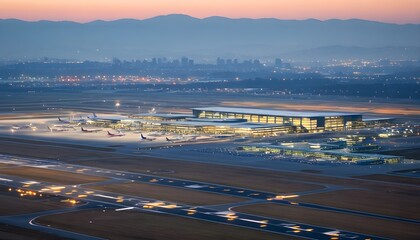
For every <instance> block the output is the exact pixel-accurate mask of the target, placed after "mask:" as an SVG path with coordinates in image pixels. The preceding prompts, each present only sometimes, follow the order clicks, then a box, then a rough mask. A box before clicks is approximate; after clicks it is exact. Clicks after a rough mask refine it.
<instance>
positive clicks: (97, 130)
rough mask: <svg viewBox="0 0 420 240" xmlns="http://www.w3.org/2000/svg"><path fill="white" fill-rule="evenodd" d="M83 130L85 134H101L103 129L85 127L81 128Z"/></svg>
mask: <svg viewBox="0 0 420 240" xmlns="http://www.w3.org/2000/svg"><path fill="white" fill-rule="evenodd" d="M81 129H82V132H85V133H94V132H101V131H102V129H85V128H83V127H81Z"/></svg>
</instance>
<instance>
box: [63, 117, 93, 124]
mask: <svg viewBox="0 0 420 240" xmlns="http://www.w3.org/2000/svg"><path fill="white" fill-rule="evenodd" d="M58 121H60V122H62V123H65V124H70V123H77V124H81V123H86V119H83V118H80V119H73V120H63V119H61V118H60V117H58Z"/></svg>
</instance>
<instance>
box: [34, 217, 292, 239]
mask: <svg viewBox="0 0 420 240" xmlns="http://www.w3.org/2000/svg"><path fill="white" fill-rule="evenodd" d="M90 221H92V223H90ZM36 222H37V223H40V224H43V225H47V224H48V225H51V226H52V227H58V228H62V229H66V230H71V231H76V232H80V233H84V234H88V235H94V236H100V237H104V238H107V239H119V240H120V239H121V240H126V239H127V240H128V239H139V240H152V239H153V240H167V239H182V240H196V239H220V240H224V239H230V240H257V239H258V240H260V239H265V240H269V239H273V240H274V239H276V240H283V239H284V240H286V239H292V240H293V239H296V238H291V237H289V236H282V235H276V234H272V233H265V232H260V231H255V230H250V229H246V228H238V227H233V226H227V225H223V224H217V223H210V222H204V221H199V220H194V219H188V218H181V217H176V216H170V215H164V214H152V213H145V212H138V211H123V212H115V211H113V210H109V211H106V212H102V211H81V212H72V213H65V214H57V215H50V216H45V217H41V218H39V219H37V220H36Z"/></svg>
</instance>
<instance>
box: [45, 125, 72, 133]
mask: <svg viewBox="0 0 420 240" xmlns="http://www.w3.org/2000/svg"><path fill="white" fill-rule="evenodd" d="M47 128H48V130H50V132H67V131H70V128H50V126H47Z"/></svg>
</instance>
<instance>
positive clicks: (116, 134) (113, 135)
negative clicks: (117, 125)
mask: <svg viewBox="0 0 420 240" xmlns="http://www.w3.org/2000/svg"><path fill="white" fill-rule="evenodd" d="M108 136H110V137H122V136H125V134H124V133H122V132H120V131H118V133H111V132H110V131H108Z"/></svg>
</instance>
